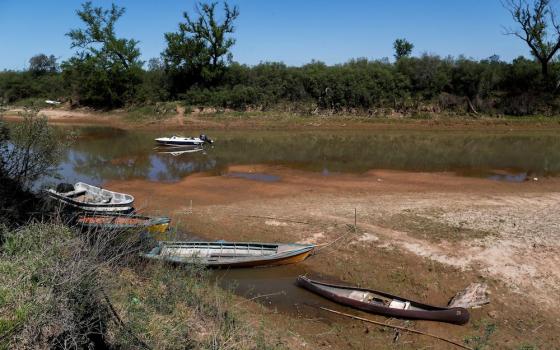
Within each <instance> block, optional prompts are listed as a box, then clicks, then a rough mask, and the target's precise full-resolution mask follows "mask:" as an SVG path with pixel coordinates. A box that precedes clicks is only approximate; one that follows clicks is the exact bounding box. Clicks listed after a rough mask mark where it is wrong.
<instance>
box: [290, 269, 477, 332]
mask: <svg viewBox="0 0 560 350" xmlns="http://www.w3.org/2000/svg"><path fill="white" fill-rule="evenodd" d="M296 283H297V284H298V285H299V286H300V287H303V288H305V289H308V290H310V291H312V292H314V293H316V294H319V295H321V296H323V297H325V298H327V299H330V300H332V301H334V302H337V303H339V304H342V305H347V306H351V307H354V308H356V309H360V310H363V311H367V312H371V313H375V314H379V315H385V316H388V317H400V318H409V319H416V320H430V321H439V322H447V323H455V324H465V323H467V322H468V321H469V312H468V311H467V310H466V309H463V308H460V307H454V308H444V307H437V306H432V305H426V304H421V303H418V302H416V301H412V300H408V299H404V298H401V297H398V296H394V295H391V294H388V293H385V292H379V291H376V290H371V289H364V288H358V287H350V286H344V285H338V284H332V283H327V282H320V281H314V280H312V279H309V278H307V277H305V276H299V277H298V278H297V282H296Z"/></svg>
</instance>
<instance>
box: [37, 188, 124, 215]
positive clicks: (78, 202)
mask: <svg viewBox="0 0 560 350" xmlns="http://www.w3.org/2000/svg"><path fill="white" fill-rule="evenodd" d="M61 185H65V186H61ZM47 194H48V195H49V196H50V197H51V198H53V199H55V200H57V201H59V202H61V203H63V204H65V205H68V206H70V207H73V208H75V209H80V210H83V211H95V212H130V211H132V210H133V207H132V203H133V202H134V197H133V196H131V195H129V194H125V193H119V192H113V191H109V190H106V189H102V188H99V187H96V186H92V185H88V184H86V183H83V182H78V183H76V184H75V185H73V186H72V185H70V184H60V185H59V186H57V188H56V190H53V189H48V190H47Z"/></svg>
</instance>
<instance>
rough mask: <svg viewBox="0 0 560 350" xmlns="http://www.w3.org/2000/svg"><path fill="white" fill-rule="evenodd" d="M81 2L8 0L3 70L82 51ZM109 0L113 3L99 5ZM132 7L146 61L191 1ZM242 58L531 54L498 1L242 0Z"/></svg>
mask: <svg viewBox="0 0 560 350" xmlns="http://www.w3.org/2000/svg"><path fill="white" fill-rule="evenodd" d="M80 3H81V2H80V1H76V0H57V1H44V0H42V1H39V0H26V1H22V0H0V69H23V68H25V67H26V65H27V62H28V60H29V58H30V57H31V56H33V55H34V54H37V53H45V54H54V55H55V56H57V57H59V58H60V59H62V60H63V59H67V58H68V57H70V56H71V55H72V53H73V51H72V50H71V49H70V41H69V39H68V38H67V37H66V36H65V35H64V34H65V33H67V32H68V31H69V30H70V29H71V28H75V27H78V26H80V21H79V19H78V18H77V16H76V15H75V11H76V9H77V8H78V7H79V6H80ZM93 3H94V5H98V6H99V5H101V6H104V7H108V6H110V4H111V2H110V1H94V2H93ZM115 3H116V4H118V5H119V6H124V7H126V9H127V12H126V14H125V15H124V16H123V18H121V20H120V21H119V22H118V24H117V27H116V31H117V35H118V36H121V37H127V38H131V37H132V38H135V39H136V40H139V41H140V45H139V46H140V49H141V51H142V57H143V59H145V60H147V59H149V58H151V57H157V56H159V54H160V52H161V51H162V50H163V48H164V46H165V41H164V39H163V33H164V32H169V31H175V30H176V29H177V23H178V22H179V21H180V20H182V12H183V11H184V10H189V11H190V10H192V9H193V7H194V1H192V0H181V1H175V0H159V1H153V0H122V1H115ZM230 3H233V4H237V5H238V6H239V8H240V12H241V15H240V17H239V18H238V20H237V22H236V29H237V31H236V33H235V37H236V38H237V43H236V45H235V47H234V48H233V50H232V51H233V55H234V60H236V61H238V62H241V63H246V64H250V65H252V64H257V63H259V62H261V61H283V62H285V63H287V64H289V65H301V64H304V63H307V62H309V61H310V60H311V59H317V60H321V61H324V62H326V63H328V64H334V63H343V62H346V61H347V60H348V59H350V58H356V57H367V58H372V59H374V58H382V57H392V54H393V48H392V43H393V41H394V40H395V39H396V38H400V37H404V38H407V39H408V40H409V41H411V42H413V43H414V45H415V49H414V52H413V54H414V55H420V54H422V53H424V52H428V53H435V54H439V55H442V56H446V55H453V56H457V55H460V54H464V55H465V56H468V57H473V58H477V59H480V58H486V57H489V56H491V55H493V54H497V55H499V56H500V57H501V58H502V59H504V60H511V59H513V58H515V57H517V56H519V55H525V56H529V51H528V50H527V48H526V46H525V45H524V44H523V43H522V42H520V41H519V40H518V39H516V38H514V37H511V36H504V35H503V34H502V33H503V29H502V26H512V25H513V23H512V20H511V18H510V17H509V14H508V13H507V11H506V10H505V9H504V8H503V7H502V5H501V3H500V1H499V0H462V1H461V0H418V1H414V0H408V1H406V0H393V1H388V0H384V1H382V0H361V1H358V0H346V1H343V0H330V1H329V0H322V1H321V0H274V1H273V0H235V1H230Z"/></svg>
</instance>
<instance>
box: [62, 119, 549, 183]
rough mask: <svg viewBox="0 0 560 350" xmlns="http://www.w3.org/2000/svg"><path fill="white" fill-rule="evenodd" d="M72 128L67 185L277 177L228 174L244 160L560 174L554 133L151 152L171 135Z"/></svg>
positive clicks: (227, 142)
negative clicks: (191, 177) (197, 176)
mask: <svg viewBox="0 0 560 350" xmlns="http://www.w3.org/2000/svg"><path fill="white" fill-rule="evenodd" d="M66 129H67V128H66ZM71 130H72V132H74V133H75V134H77V135H78V138H77V141H76V143H75V144H74V145H72V146H71V148H70V149H69V150H68V151H67V152H66V154H65V157H64V160H63V162H62V164H61V167H60V173H61V175H62V176H63V177H64V178H65V179H66V180H67V181H68V182H73V181H86V182H90V183H93V184H102V183H103V182H104V181H107V180H127V179H147V180H150V181H162V182H173V181H178V180H180V179H181V178H183V177H185V176H188V175H189V174H193V173H200V172H205V173H207V174H209V175H215V176H233V177H243V178H247V179H250V180H255V181H267V182H272V181H278V180H279V178H277V177H276V176H274V175H270V174H265V173H263V174H258V173H242V172H236V173H229V172H228V166H230V165H244V164H269V165H282V166H287V167H291V168H297V169H302V170H307V171H314V172H319V173H321V174H323V175H324V176H330V175H332V174H336V173H347V172H352V173H360V172H364V171H367V170H371V169H394V170H407V171H438V172H439V171H450V172H455V173H457V174H459V175H463V176H478V177H481V176H482V177H487V178H490V179H493V180H496V181H524V180H525V179H527V178H533V177H542V176H556V175H558V174H560V134H559V133H557V132H543V131H538V132H482V131H473V132H449V131H438V132H430V131H387V130H379V131H316V132H308V131H305V132H294V131H284V132H283V131H274V132H271V131H215V132H211V137H212V138H214V139H215V140H216V143H215V145H213V146H209V147H208V146H207V147H205V148H204V149H203V150H202V151H196V152H180V150H179V151H177V150H173V149H169V150H162V149H161V148H159V149H154V147H155V144H154V142H153V139H154V138H155V137H158V136H164V135H171V134H173V132H157V131H125V130H119V129H115V128H106V127H72V128H71ZM66 131H68V130H66ZM176 133H177V134H181V132H176ZM193 134H196V133H193Z"/></svg>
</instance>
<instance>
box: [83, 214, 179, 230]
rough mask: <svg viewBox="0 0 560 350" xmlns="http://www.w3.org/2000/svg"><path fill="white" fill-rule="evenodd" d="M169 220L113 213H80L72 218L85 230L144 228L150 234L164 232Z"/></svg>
mask: <svg viewBox="0 0 560 350" xmlns="http://www.w3.org/2000/svg"><path fill="white" fill-rule="evenodd" d="M170 222H171V220H170V219H169V218H167V217H149V216H142V215H134V214H115V213H106V214H102V213H81V214H78V216H76V218H75V219H74V223H75V225H77V226H79V227H80V228H81V229H82V230H85V231H95V230H109V231H124V230H142V231H144V230H145V231H147V232H148V233H151V234H157V233H164V232H165V231H166V230H167V228H168V227H169V223H170Z"/></svg>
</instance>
